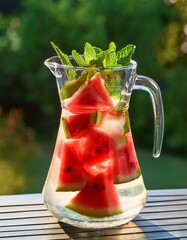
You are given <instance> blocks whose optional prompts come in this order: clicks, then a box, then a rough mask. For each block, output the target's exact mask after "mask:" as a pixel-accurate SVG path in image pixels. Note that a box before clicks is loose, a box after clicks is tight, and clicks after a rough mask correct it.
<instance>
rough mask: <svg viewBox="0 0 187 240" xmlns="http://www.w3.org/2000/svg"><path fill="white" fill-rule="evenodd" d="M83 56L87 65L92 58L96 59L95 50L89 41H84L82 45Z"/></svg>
mask: <svg viewBox="0 0 187 240" xmlns="http://www.w3.org/2000/svg"><path fill="white" fill-rule="evenodd" d="M84 58H85V60H86V63H87V65H90V62H91V61H92V60H96V52H95V49H94V47H93V46H92V45H91V44H90V43H87V42H86V43H85V46H84Z"/></svg>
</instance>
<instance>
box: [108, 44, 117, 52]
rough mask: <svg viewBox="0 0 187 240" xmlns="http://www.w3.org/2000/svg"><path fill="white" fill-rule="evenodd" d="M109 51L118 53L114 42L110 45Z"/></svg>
mask: <svg viewBox="0 0 187 240" xmlns="http://www.w3.org/2000/svg"><path fill="white" fill-rule="evenodd" d="M109 50H110V51H114V52H115V51H116V44H115V43H114V42H111V43H110V44H109Z"/></svg>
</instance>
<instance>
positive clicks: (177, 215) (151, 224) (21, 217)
mask: <svg viewBox="0 0 187 240" xmlns="http://www.w3.org/2000/svg"><path fill="white" fill-rule="evenodd" d="M0 239H15V240H21V239H27V240H31V239H32V240H37V239H40V240H42V239H43V240H46V239H51V240H52V239H53V240H55V239H69V240H70V239H85V240H86V239H90V240H92V239H93V240H95V239H98V240H106V239H107V240H121V239H127V240H128V239H131V240H133V239H149V240H159V239H160V240H162V239H187V189H175V190H150V191H148V201H147V204H146V206H145V208H144V209H143V210H142V212H141V213H140V214H139V215H138V216H137V217H136V218H135V219H134V221H131V222H130V223H128V224H125V225H123V226H119V227H116V228H112V229H101V230H86V229H79V228H74V227H71V226H68V225H66V224H61V225H60V224H59V223H58V222H57V220H56V219H55V218H54V217H53V216H52V215H51V214H50V213H49V212H48V211H47V209H46V207H45V206H44V205H43V202H42V199H41V194H25V195H12V196H0Z"/></svg>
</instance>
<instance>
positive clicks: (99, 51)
mask: <svg viewBox="0 0 187 240" xmlns="http://www.w3.org/2000/svg"><path fill="white" fill-rule="evenodd" d="M93 48H94V51H95V53H96V56H97V55H98V54H99V53H101V52H102V51H103V50H102V49H101V48H98V47H94V46H93Z"/></svg>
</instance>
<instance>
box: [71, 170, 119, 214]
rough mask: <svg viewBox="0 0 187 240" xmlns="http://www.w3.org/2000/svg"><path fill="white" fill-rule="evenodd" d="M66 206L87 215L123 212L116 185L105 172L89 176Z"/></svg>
mask: <svg viewBox="0 0 187 240" xmlns="http://www.w3.org/2000/svg"><path fill="white" fill-rule="evenodd" d="M66 207H67V208H69V209H71V210H73V211H75V212H78V213H80V214H83V215H86V216H89V217H109V216H113V215H116V214H120V213H122V212H123V209H122V206H121V203H120V201H119V197H118V193H117V190H116V187H115V186H114V185H113V182H112V180H111V179H108V178H107V176H106V174H105V173H100V174H98V175H96V176H93V177H90V178H89V180H88V182H87V183H86V185H85V186H84V188H83V189H82V190H81V191H80V192H79V193H78V194H77V195H76V196H75V197H74V198H73V199H72V200H71V201H70V202H69V204H68V205H67V206H66Z"/></svg>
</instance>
